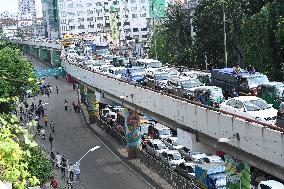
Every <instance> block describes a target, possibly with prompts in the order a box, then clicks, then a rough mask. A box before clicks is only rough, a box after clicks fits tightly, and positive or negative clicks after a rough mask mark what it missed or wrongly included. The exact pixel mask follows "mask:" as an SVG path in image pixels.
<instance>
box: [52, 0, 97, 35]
mask: <svg viewBox="0 0 284 189" xmlns="http://www.w3.org/2000/svg"><path fill="white" fill-rule="evenodd" d="M58 9H59V11H58V13H59V20H60V23H59V25H60V26H59V33H60V37H62V36H63V35H64V34H78V33H93V34H94V33H95V32H96V27H95V22H94V11H95V1H94V0H59V1H58Z"/></svg>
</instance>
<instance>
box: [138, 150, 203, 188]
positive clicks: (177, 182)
mask: <svg viewBox="0 0 284 189" xmlns="http://www.w3.org/2000/svg"><path fill="white" fill-rule="evenodd" d="M137 155H138V158H139V159H140V161H141V162H142V163H143V164H145V165H146V166H147V167H149V168H150V169H152V170H153V171H154V172H156V173H157V174H158V175H159V176H160V177H162V178H163V179H165V180H166V181H167V182H168V183H169V184H170V185H172V186H173V187H174V188H176V189H189V188H190V189H199V187H198V186H197V185H196V183H195V181H194V179H192V180H190V179H186V178H184V177H182V176H181V175H179V174H178V173H177V172H175V171H174V170H172V169H170V168H169V167H168V166H166V165H165V164H163V163H162V162H160V161H159V160H157V159H156V158H154V157H153V156H151V155H150V154H148V153H147V152H144V151H143V150H138V153H137Z"/></svg>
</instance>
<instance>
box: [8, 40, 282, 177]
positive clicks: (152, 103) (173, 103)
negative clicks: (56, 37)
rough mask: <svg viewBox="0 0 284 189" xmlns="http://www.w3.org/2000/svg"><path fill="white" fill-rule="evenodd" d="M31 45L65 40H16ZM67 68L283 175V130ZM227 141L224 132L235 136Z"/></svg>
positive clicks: (214, 144)
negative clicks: (222, 140)
mask: <svg viewBox="0 0 284 189" xmlns="http://www.w3.org/2000/svg"><path fill="white" fill-rule="evenodd" d="M11 42H14V43H18V44H22V45H27V46H29V47H32V48H34V47H36V48H46V49H51V50H56V51H59V52H60V50H61V49H60V48H61V47H60V44H54V43H44V42H31V41H20V40H11ZM61 64H62V67H64V69H65V70H66V72H67V73H68V74H70V75H71V76H73V77H74V78H76V79H77V80H78V81H80V82H82V83H85V84H87V85H88V86H89V87H91V88H94V89H96V90H98V91H100V92H101V93H102V94H103V95H104V97H105V98H108V99H111V100H114V101H116V102H118V103H123V105H124V106H128V107H130V108H133V109H136V110H138V111H141V112H143V113H145V114H147V115H152V116H154V117H156V118H157V119H158V120H159V121H161V122H162V123H164V124H166V125H167V126H169V127H171V128H174V129H176V128H180V129H183V130H185V131H188V132H191V133H194V134H195V135H196V139H197V140H198V141H200V142H202V143H204V144H207V145H209V146H212V147H214V148H215V149H216V150H222V151H225V152H226V153H229V154H231V155H233V156H236V157H238V158H239V159H241V160H244V161H246V162H247V163H249V164H250V165H252V166H254V167H257V168H259V169H261V170H263V171H265V172H267V173H270V174H271V175H274V176H276V177H278V178H280V179H282V180H284V137H283V133H284V130H283V129H281V128H278V127H275V126H271V125H267V124H264V123H260V122H257V121H255V120H250V119H245V118H242V117H240V116H238V115H233V114H230V113H227V112H224V111H220V110H218V109H213V108H211V107H206V106H202V105H200V104H197V103H194V102H190V101H188V100H186V99H181V98H178V97H175V96H172V95H169V94H165V93H162V92H160V91H155V90H153V89H149V88H142V87H139V86H135V85H132V84H129V83H127V82H125V81H122V80H118V79H114V78H111V77H108V76H106V75H103V74H101V73H95V72H91V71H89V70H86V69H83V68H79V67H77V66H75V65H71V64H68V63H65V62H63V61H61ZM236 135H238V137H235V138H234V139H233V140H230V141H229V142H228V143H219V142H218V139H219V138H223V137H225V138H227V137H231V136H236Z"/></svg>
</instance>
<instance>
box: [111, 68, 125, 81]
mask: <svg viewBox="0 0 284 189" xmlns="http://www.w3.org/2000/svg"><path fill="white" fill-rule="evenodd" d="M125 73H126V68H125V67H111V68H109V70H108V75H109V76H111V77H114V78H118V79H121V77H122V75H123V74H125Z"/></svg>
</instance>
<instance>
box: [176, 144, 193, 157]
mask: <svg viewBox="0 0 284 189" xmlns="http://www.w3.org/2000/svg"><path fill="white" fill-rule="evenodd" d="M178 151H179V153H180V154H181V155H182V157H183V158H184V159H185V160H186V161H190V160H191V157H190V152H191V150H190V149H188V148H187V147H185V146H183V147H182V148H179V149H178Z"/></svg>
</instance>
